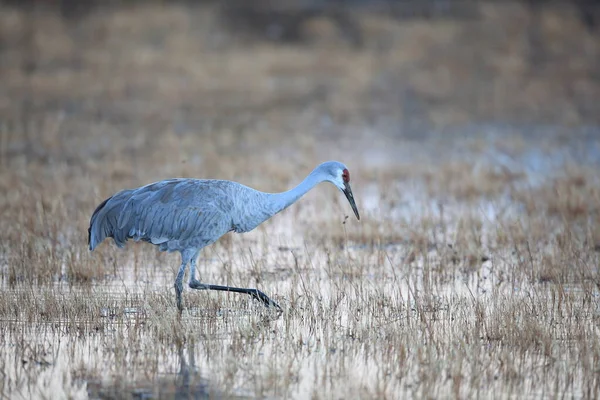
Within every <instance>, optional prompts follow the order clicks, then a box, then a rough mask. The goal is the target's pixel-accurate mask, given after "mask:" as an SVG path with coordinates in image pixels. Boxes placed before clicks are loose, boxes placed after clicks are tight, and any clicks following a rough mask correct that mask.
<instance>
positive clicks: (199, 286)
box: [178, 258, 281, 311]
mask: <svg viewBox="0 0 600 400" xmlns="http://www.w3.org/2000/svg"><path fill="white" fill-rule="evenodd" d="M195 274H196V258H192V259H191V260H190V281H189V285H190V287H191V288H192V289H196V290H218V291H221V292H234V293H244V294H248V295H250V296H252V297H254V298H255V299H256V300H259V301H261V302H262V303H263V304H264V305H265V306H267V307H275V308H277V309H278V310H279V311H281V307H279V304H277V303H275V302H274V301H273V300H271V299H270V298H269V296H267V295H266V294H264V293H263V292H261V291H260V290H258V289H246V288H239V287H233V286H220V285H208V284H206V283H202V282H200V281H199V280H197V279H196V277H195ZM178 276H179V275H178Z"/></svg>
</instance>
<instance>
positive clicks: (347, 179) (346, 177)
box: [342, 169, 350, 183]
mask: <svg viewBox="0 0 600 400" xmlns="http://www.w3.org/2000/svg"><path fill="white" fill-rule="evenodd" d="M342 179H343V180H344V182H346V183H348V182H350V172H348V170H347V169H345V170H343V171H342Z"/></svg>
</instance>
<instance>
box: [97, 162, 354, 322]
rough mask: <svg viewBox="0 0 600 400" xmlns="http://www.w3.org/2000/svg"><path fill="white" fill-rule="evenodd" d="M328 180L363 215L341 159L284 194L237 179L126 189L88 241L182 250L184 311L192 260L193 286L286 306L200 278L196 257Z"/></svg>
mask: <svg viewBox="0 0 600 400" xmlns="http://www.w3.org/2000/svg"><path fill="white" fill-rule="evenodd" d="M324 181H327V182H331V183H333V184H334V185H335V186H336V187H337V188H338V189H340V190H341V191H342V192H343V193H344V194H345V195H346V198H347V199H348V201H349V202H350V206H351V207H352V210H353V211H354V215H356V218H357V219H359V220H360V216H359V214H358V209H357V208H356V203H355V202H354V196H353V195H352V189H351V188H350V173H349V172H348V168H346V166H345V165H344V164H342V163H340V162H337V161H328V162H325V163H323V164H321V165H319V166H317V167H316V168H315V169H314V170H313V171H312V172H311V173H310V174H309V175H308V176H307V177H306V178H305V179H304V180H303V181H302V182H301V183H300V184H299V185H298V186H296V187H295V188H293V189H291V190H288V191H286V192H282V193H264V192H260V191H258V190H254V189H252V188H250V187H248V186H244V185H242V184H240V183H237V182H232V181H225V180H215V179H183V178H176V179H167V180H164V181H160V182H155V183H151V184H149V185H146V186H142V187H140V188H137V189H127V190H122V191H120V192H118V193H116V194H115V195H113V196H111V197H109V198H108V199H106V200H104V201H103V202H102V203H100V205H99V206H98V207H97V208H96V210H95V211H94V214H93V215H92V218H91V220H90V227H89V229H88V235H89V236H88V243H89V246H90V250H94V249H95V248H96V247H97V246H98V245H99V244H100V243H101V242H102V241H103V240H104V239H106V238H109V237H111V238H113V240H114V242H115V244H116V245H117V246H118V247H121V248H122V247H124V246H125V242H126V241H127V239H130V238H132V239H133V240H135V241H139V240H143V241H145V242H149V243H152V244H153V245H156V246H158V248H159V250H160V251H169V252H172V251H179V252H180V253H181V266H180V267H179V272H178V273H177V277H176V278H175V295H176V298H177V308H178V309H179V311H180V312H181V311H182V309H183V308H182V305H181V292H182V291H183V275H184V274H185V269H186V266H187V265H188V264H190V276H189V286H190V288H192V289H197V290H219V291H226V292H236V293H244V294H248V295H250V296H252V297H254V298H256V299H258V300H260V301H262V302H263V303H264V304H265V305H266V306H273V307H276V308H277V309H279V310H281V307H279V305H278V304H277V303H275V302H274V301H273V300H271V299H270V298H269V297H268V296H267V295H266V294H264V293H263V292H261V291H260V290H258V289H248V288H239V287H232V286H220V285H209V284H205V283H201V282H200V281H198V280H197V279H196V277H195V273H196V259H197V258H198V254H199V253H200V250H202V249H203V248H204V247H206V246H208V245H210V244H212V243H214V242H215V241H217V240H218V239H219V238H220V237H221V236H223V235H224V234H226V233H227V232H230V231H235V232H238V233H242V232H249V231H251V230H252V229H254V228H256V227H257V226H258V225H260V224H261V223H262V222H264V221H266V220H267V219H269V218H271V217H272V216H273V215H275V214H277V213H278V212H280V211H282V210H284V209H286V208H287V207H289V206H290V205H292V204H293V203H295V202H296V201H297V200H298V199H299V198H300V197H302V196H303V195H304V194H305V193H306V192H308V191H309V190H310V189H312V188H313V187H314V186H316V185H317V184H318V183H320V182H324Z"/></svg>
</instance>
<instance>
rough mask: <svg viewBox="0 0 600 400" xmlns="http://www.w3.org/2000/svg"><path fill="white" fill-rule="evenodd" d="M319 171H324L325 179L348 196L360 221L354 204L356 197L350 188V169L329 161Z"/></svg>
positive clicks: (339, 163)
mask: <svg viewBox="0 0 600 400" xmlns="http://www.w3.org/2000/svg"><path fill="white" fill-rule="evenodd" d="M317 169H318V170H319V169H322V171H323V172H324V174H325V177H324V179H325V180H327V181H329V182H331V183H333V184H334V185H335V186H337V188H338V189H340V190H341V191H342V193H344V194H345V195H346V198H347V199H348V202H349V203H350V206H351V207H352V211H354V215H356V219H358V220H360V215H359V214H358V209H357V208H356V203H355V202H354V195H353V194H352V188H351V187H350V172H349V171H348V168H347V167H346V166H345V165H344V164H342V163H341V162H337V161H328V162H326V163H323V164H321V165H320V166H319V167H317Z"/></svg>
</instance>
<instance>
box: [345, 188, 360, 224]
mask: <svg viewBox="0 0 600 400" xmlns="http://www.w3.org/2000/svg"><path fill="white" fill-rule="evenodd" d="M342 192H344V194H345V195H346V198H347V199H348V202H349V203H350V206H351V207H352V211H354V215H356V219H358V220H359V221H360V215H358V209H357V208H356V203H355V202H354V195H353V194H352V188H351V187H350V184H349V183H344V189H343V190H342Z"/></svg>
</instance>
